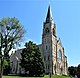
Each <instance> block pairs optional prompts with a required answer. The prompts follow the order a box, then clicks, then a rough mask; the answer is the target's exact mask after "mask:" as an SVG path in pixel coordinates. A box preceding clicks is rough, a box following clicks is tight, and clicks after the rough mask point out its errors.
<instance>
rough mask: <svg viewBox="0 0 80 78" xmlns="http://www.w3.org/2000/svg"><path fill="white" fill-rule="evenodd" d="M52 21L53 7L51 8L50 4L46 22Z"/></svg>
mask: <svg viewBox="0 0 80 78" xmlns="http://www.w3.org/2000/svg"><path fill="white" fill-rule="evenodd" d="M52 21H53V18H52V12H51V8H50V5H49V7H48V12H47V16H46V23H49V22H52Z"/></svg>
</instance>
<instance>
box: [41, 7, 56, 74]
mask: <svg viewBox="0 0 80 78" xmlns="http://www.w3.org/2000/svg"><path fill="white" fill-rule="evenodd" d="M56 41H57V38H56V26H55V23H54V21H53V17H52V12H51V8H50V5H49V7H48V12H47V16H46V20H45V22H44V24H43V34H42V48H43V56H44V62H45V71H46V73H47V74H48V73H54V72H56V70H55V71H54V62H56V43H57V42H56ZM54 57H55V58H54ZM53 60H54V61H53Z"/></svg>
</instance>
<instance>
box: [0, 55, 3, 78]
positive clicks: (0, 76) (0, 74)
mask: <svg viewBox="0 0 80 78" xmlns="http://www.w3.org/2000/svg"><path fill="white" fill-rule="evenodd" d="M3 63H4V58H3V57H1V72H0V78H2V75H3Z"/></svg>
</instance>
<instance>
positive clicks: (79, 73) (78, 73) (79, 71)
mask: <svg viewBox="0 0 80 78" xmlns="http://www.w3.org/2000/svg"><path fill="white" fill-rule="evenodd" d="M77 75H78V78H80V64H79V65H78V67H77Z"/></svg>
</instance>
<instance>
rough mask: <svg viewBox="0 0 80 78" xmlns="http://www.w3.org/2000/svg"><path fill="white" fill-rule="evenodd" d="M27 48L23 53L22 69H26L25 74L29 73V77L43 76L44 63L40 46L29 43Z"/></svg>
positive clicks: (26, 45)
mask: <svg viewBox="0 0 80 78" xmlns="http://www.w3.org/2000/svg"><path fill="white" fill-rule="evenodd" d="M25 47H26V48H24V49H23V51H22V53H21V58H22V59H21V64H20V65H21V67H22V68H24V69H25V72H29V74H28V75H29V76H41V75H43V74H44V62H43V59H42V56H41V52H40V50H39V48H38V46H37V45H36V44H34V43H33V42H31V41H29V42H28V43H25Z"/></svg>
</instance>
